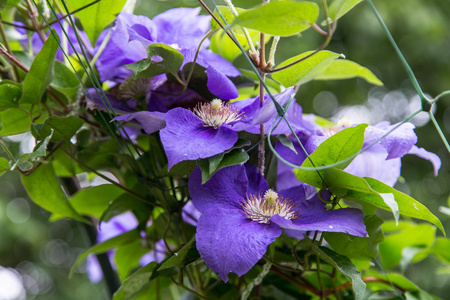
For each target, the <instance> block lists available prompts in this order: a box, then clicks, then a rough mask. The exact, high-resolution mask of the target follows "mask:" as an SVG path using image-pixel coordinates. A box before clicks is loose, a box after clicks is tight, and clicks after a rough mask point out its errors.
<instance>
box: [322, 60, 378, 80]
mask: <svg viewBox="0 0 450 300" xmlns="http://www.w3.org/2000/svg"><path fill="white" fill-rule="evenodd" d="M355 77H360V78H362V79H364V80H366V81H367V82H368V83H371V84H374V85H380V86H381V85H383V83H382V82H381V81H380V80H379V79H378V78H377V76H375V74H373V73H372V71H370V70H369V69H367V68H366V67H363V66H360V65H359V64H357V63H355V62H353V61H351V60H346V59H336V60H334V61H333V62H332V63H331V65H330V66H329V67H328V68H327V69H326V70H324V71H323V72H322V73H321V74H319V75H318V76H316V78H315V80H336V79H349V78H355Z"/></svg>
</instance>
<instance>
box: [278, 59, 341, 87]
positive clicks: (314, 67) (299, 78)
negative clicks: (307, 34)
mask: <svg viewBox="0 0 450 300" xmlns="http://www.w3.org/2000/svg"><path fill="white" fill-rule="evenodd" d="M311 53H313V51H309V52H305V53H302V54H300V55H297V56H294V57H291V58H289V59H287V60H285V61H284V62H282V63H281V64H279V65H278V66H277V68H280V67H284V66H287V65H289V64H290V63H293V62H295V61H298V60H299V59H301V58H303V57H306V56H308V55H310V54H311ZM339 56H340V54H338V53H334V52H330V51H319V52H317V53H315V54H313V55H312V56H310V57H308V58H306V59H305V60H303V61H301V62H299V63H297V64H295V65H293V66H291V67H289V68H287V69H284V70H281V71H278V72H276V73H273V74H272V78H273V79H275V80H277V81H278V82H280V83H281V84H283V85H284V86H285V87H290V86H293V85H296V84H305V83H307V82H308V81H311V80H313V79H315V78H316V77H317V76H319V75H320V74H322V72H323V71H325V70H326V69H327V68H328V67H329V66H330V65H331V63H332V62H333V60H335V59H336V58H338V57H339Z"/></svg>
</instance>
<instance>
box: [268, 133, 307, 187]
mask: <svg viewBox="0 0 450 300" xmlns="http://www.w3.org/2000/svg"><path fill="white" fill-rule="evenodd" d="M299 138H300V141H302V140H303V138H302V137H301V136H299ZM291 141H292V144H293V145H294V149H295V150H296V151H297V154H295V152H294V151H292V150H291V149H290V148H288V147H286V146H284V145H283V144H282V143H281V142H277V143H276V145H275V151H276V152H277V153H278V154H279V155H280V156H281V157H282V158H284V159H285V160H287V161H288V162H290V163H292V164H295V165H297V166H301V165H302V163H303V161H304V160H305V159H306V154H305V153H304V151H303V149H302V147H301V146H300V144H299V143H297V141H296V140H293V139H292V138H291ZM300 184H301V183H300V181H298V180H297V178H296V177H295V173H294V168H292V167H291V166H288V165H287V164H285V163H284V162H282V161H281V160H278V171H277V189H278V190H279V191H281V190H285V189H288V188H291V187H294V186H298V185H300Z"/></svg>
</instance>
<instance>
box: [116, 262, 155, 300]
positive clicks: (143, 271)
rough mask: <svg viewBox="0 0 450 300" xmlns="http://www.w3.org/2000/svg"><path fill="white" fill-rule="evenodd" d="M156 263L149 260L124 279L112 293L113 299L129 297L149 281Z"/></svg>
mask: <svg viewBox="0 0 450 300" xmlns="http://www.w3.org/2000/svg"><path fill="white" fill-rule="evenodd" d="M157 265H158V264H157V263H156V262H151V263H149V264H148V265H146V266H145V267H142V268H140V269H139V270H138V271H136V272H135V273H133V274H132V275H131V276H130V277H128V278H127V279H125V280H124V282H123V283H122V286H121V287H120V288H119V289H118V290H117V292H115V293H114V295H113V300H126V299H131V297H132V296H133V295H134V294H135V293H137V292H139V291H140V290H141V289H142V288H143V287H144V286H145V285H146V284H147V283H149V282H150V277H151V276H152V274H153V271H154V270H155V268H156V266H157Z"/></svg>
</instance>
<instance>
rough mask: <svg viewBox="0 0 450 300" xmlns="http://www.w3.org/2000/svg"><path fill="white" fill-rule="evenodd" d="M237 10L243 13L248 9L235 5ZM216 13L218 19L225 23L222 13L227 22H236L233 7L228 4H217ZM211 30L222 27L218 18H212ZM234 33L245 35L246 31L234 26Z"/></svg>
mask: <svg viewBox="0 0 450 300" xmlns="http://www.w3.org/2000/svg"><path fill="white" fill-rule="evenodd" d="M235 8H236V11H237V12H238V14H242V13H245V12H246V11H247V10H246V9H244V8H240V7H235ZM217 9H219V11H220V14H219V12H218V11H217ZM214 15H215V16H216V17H217V19H218V20H219V21H220V22H222V23H223V19H222V17H221V16H220V15H222V16H223V17H224V18H225V21H226V24H231V23H233V22H234V20H235V19H236V17H235V16H234V14H233V13H232V12H231V9H230V8H229V7H228V6H224V5H218V6H216V9H214ZM210 23H211V30H215V29H221V28H222V27H220V25H219V24H217V22H216V20H214V18H211V22H210ZM232 31H233V33H234V34H235V35H236V34H237V35H240V36H244V32H243V31H242V30H241V29H240V28H233V29H232ZM238 49H239V48H238Z"/></svg>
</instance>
